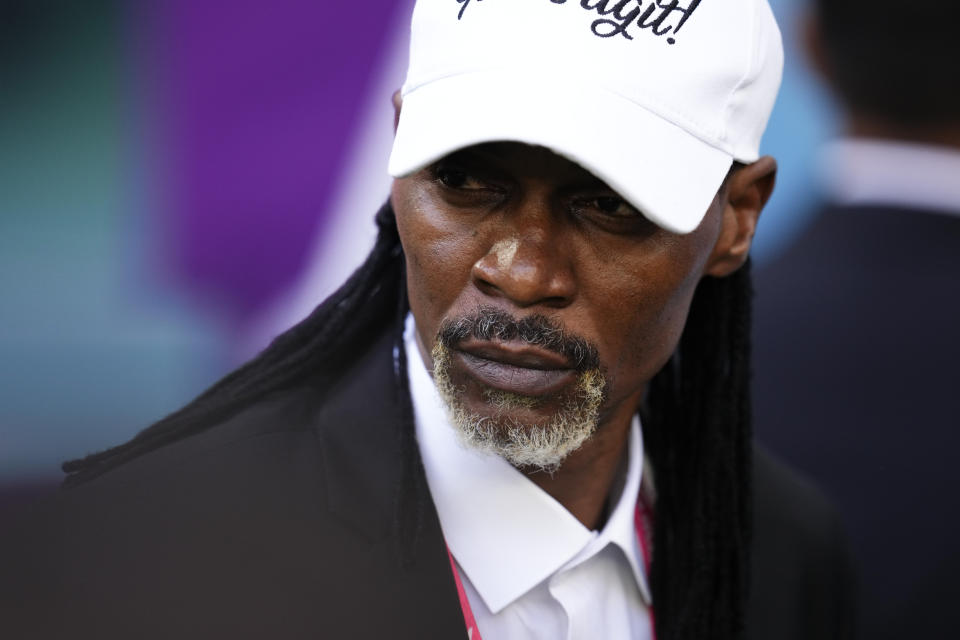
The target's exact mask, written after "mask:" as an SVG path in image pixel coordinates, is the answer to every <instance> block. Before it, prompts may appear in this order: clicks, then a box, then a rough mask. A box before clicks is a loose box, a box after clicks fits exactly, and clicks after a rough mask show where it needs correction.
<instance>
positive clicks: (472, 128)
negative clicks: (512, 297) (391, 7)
mask: <svg viewBox="0 0 960 640" xmlns="http://www.w3.org/2000/svg"><path fill="white" fill-rule="evenodd" d="M496 141H515V142H523V143H526V144H532V145H540V146H544V147H547V148H549V149H551V150H552V151H554V152H556V153H558V154H560V155H562V156H564V157H566V158H568V159H570V160H572V161H573V162H576V163H577V164H579V165H580V166H582V167H583V168H585V169H587V170H588V171H590V172H591V173H593V174H594V175H596V176H597V177H598V178H600V179H601V180H603V181H604V182H606V183H607V184H608V185H609V186H610V188H611V189H613V190H615V191H616V192H617V193H619V194H620V195H621V196H623V197H624V198H626V199H627V201H629V202H630V203H631V204H632V205H633V206H635V207H636V208H637V209H638V210H640V211H641V212H642V213H643V214H644V215H645V216H647V217H648V218H649V219H650V220H651V221H653V222H654V223H656V224H657V225H659V226H661V227H663V228H665V229H668V230H670V231H673V232H676V233H689V232H690V231H693V230H694V229H696V228H697V226H698V225H699V224H700V221H701V220H702V219H703V216H704V214H705V213H706V211H707V209H708V208H709V206H710V203H711V202H712V201H713V198H714V196H715V195H716V193H717V190H718V189H719V187H720V185H721V184H722V182H723V179H724V177H725V176H726V174H727V172H728V171H729V169H730V166H731V164H732V162H733V158H732V157H731V156H730V154H728V153H726V152H724V151H722V150H720V149H717V148H716V147H713V146H711V145H709V144H707V143H705V142H703V141H702V140H700V139H698V138H696V137H694V136H693V135H691V134H689V133H687V132H686V131H684V130H683V129H681V128H680V127H678V126H676V125H674V124H672V123H671V122H669V121H668V120H666V119H664V118H662V117H660V116H658V115H656V114H654V113H653V112H651V111H649V110H647V109H645V108H643V107H641V106H639V105H637V104H635V103H633V102H631V101H630V100H627V99H626V98H624V97H622V96H620V95H617V94H615V93H612V92H610V91H607V90H605V89H602V88H594V87H584V86H583V85H582V84H578V83H572V82H570V81H569V80H567V81H565V80H563V79H552V80H551V81H550V82H545V81H543V80H542V79H541V80H538V79H537V78H535V77H531V76H530V75H529V74H525V75H523V76H522V77H521V76H520V75H519V74H517V75H515V76H511V75H509V74H506V73H504V72H497V73H490V72H482V73H470V74H462V75H458V76H452V77H448V78H443V79H440V80H436V81H433V82H431V83H429V84H426V85H423V86H420V87H416V88H415V89H413V90H411V91H409V92H408V93H406V94H405V95H404V98H403V108H402V110H401V114H400V122H399V124H398V127H397V133H396V137H395V138H394V143H393V151H392V153H391V155H390V164H389V172H390V175H392V176H394V177H401V176H405V175H409V174H411V173H413V172H415V171H419V170H420V169H422V168H424V167H426V166H428V165H430V164H431V163H433V162H435V161H437V160H439V159H440V158H442V157H443V156H445V155H447V154H449V153H452V152H454V151H456V150H458V149H462V148H464V147H469V146H471V145H475V144H481V143H484V142H496Z"/></svg>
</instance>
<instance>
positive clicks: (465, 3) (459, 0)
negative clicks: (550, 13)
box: [457, 0, 566, 20]
mask: <svg viewBox="0 0 960 640" xmlns="http://www.w3.org/2000/svg"><path fill="white" fill-rule="evenodd" d="M477 2H483V0H477ZM564 2H566V0H564ZM457 4H462V5H463V6H462V7H460V13H458V14H457V20H460V19H461V18H463V12H464V11H466V10H467V6H468V5H469V4H470V0H457Z"/></svg>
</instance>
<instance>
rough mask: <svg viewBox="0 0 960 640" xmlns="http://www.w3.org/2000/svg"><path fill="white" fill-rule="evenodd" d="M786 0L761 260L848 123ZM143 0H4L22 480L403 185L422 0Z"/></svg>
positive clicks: (5, 422)
mask: <svg viewBox="0 0 960 640" xmlns="http://www.w3.org/2000/svg"><path fill="white" fill-rule="evenodd" d="M771 4H772V5H773V8H774V11H775V13H776V14H777V17H778V19H779V22H780V25H781V28H782V30H783V35H784V41H785V45H786V49H787V66H786V72H785V77H784V85H783V89H782V91H781V93H780V98H779V102H778V105H777V107H776V109H775V111H774V115H773V120H772V122H771V125H770V128H769V130H768V133H767V136H766V138H765V143H764V147H765V148H764V151H765V152H766V153H769V154H771V155H773V156H775V157H776V158H777V159H778V160H779V163H780V175H779V182H778V186H777V189H776V192H775V194H774V197H773V200H772V202H771V204H770V206H769V208H768V210H767V211H766V213H765V214H764V218H763V221H762V224H761V227H760V231H759V234H758V238H757V244H756V252H755V258H756V260H758V261H760V262H762V261H764V260H768V259H769V258H770V257H771V256H772V255H774V254H775V252H776V251H778V249H780V248H781V247H782V246H783V245H784V243H786V242H788V241H789V239H790V237H791V236H792V235H793V234H795V233H796V232H797V230H798V229H800V228H801V227H802V226H803V224H804V220H805V217H806V214H807V212H808V208H809V207H810V206H812V205H813V204H814V201H815V197H813V195H814V194H813V193H812V192H814V191H815V190H816V186H815V183H814V180H813V175H814V169H815V164H816V162H815V153H816V150H817V147H818V146H819V144H820V142H822V141H823V140H824V139H825V138H826V137H827V136H828V135H829V134H830V133H831V132H832V130H833V128H834V111H833V108H832V107H831V105H830V104H829V102H828V101H827V98H826V96H825V93H824V92H823V90H822V88H820V87H819V86H818V85H817V83H816V82H815V81H814V80H813V79H812V77H811V76H810V74H809V72H808V71H807V70H806V67H805V63H804V61H803V55H802V53H801V52H800V51H799V49H798V42H797V40H798V38H797V36H798V33H799V23H800V11H801V0H773V1H772V2H771ZM132 5H133V3H121V2H117V1H108V0H99V1H98V0H88V1H85V2H67V1H56V0H47V1H44V0H5V2H4V3H3V4H2V6H0V485H7V486H11V485H30V484H37V485H43V484H47V483H50V482H55V481H56V480H57V479H58V478H59V463H60V462H61V461H63V460H64V459H66V458H70V457H77V456H82V455H84V454H85V453H88V452H92V451H95V450H98V449H101V448H104V447H106V446H109V445H111V444H116V443H119V442H121V441H123V440H126V439H127V438H129V437H130V436H132V435H133V434H134V433H136V432H137V431H138V430H140V429H142V428H143V427H145V426H147V425H149V424H150V423H151V422H153V421H154V420H156V419H158V418H160V417H162V416H163V415H165V414H166V413H168V412H170V411H172V410H173V409H175V408H177V406H178V405H180V404H182V403H184V402H185V401H187V400H189V399H190V398H191V397H193V396H194V395H196V394H197V393H198V392H200V391H201V390H202V389H203V388H204V387H205V386H206V385H208V384H210V383H211V382H213V381H214V380H215V379H216V378H217V377H218V376H220V375H222V374H223V373H225V372H226V371H227V370H228V369H229V368H231V367H232V366H234V365H235V364H237V363H238V362H239V361H240V360H242V359H243V358H245V357H248V356H249V355H251V354H252V353H254V352H256V350H258V349H260V348H262V347H263V346H265V344H266V342H267V341H268V340H269V338H270V337H272V336H273V335H275V334H276V333H277V332H279V331H280V330H282V329H283V328H285V327H286V326H289V325H291V324H293V323H294V322H295V321H296V320H297V319H298V318H300V317H302V315H304V314H305V313H306V312H307V311H309V309H310V308H312V306H313V305H315V304H316V303H318V302H319V301H320V300H322V299H323V297H324V296H325V295H326V294H327V293H329V292H330V291H331V290H332V289H333V288H334V287H335V286H336V285H337V284H338V283H339V282H340V281H342V280H343V278H344V277H345V276H346V275H347V274H348V273H349V272H350V271H351V270H352V268H353V267H354V266H355V265H357V264H359V262H360V260H361V259H362V257H363V256H364V255H365V254H366V252H367V249H368V247H369V246H370V244H371V242H372V238H373V224H372V216H373V213H374V211H375V209H376V207H377V206H378V205H379V203H380V202H382V201H383V200H384V199H385V198H386V196H387V189H388V187H389V180H388V178H387V176H386V172H385V167H386V159H387V155H388V152H389V145H390V139H391V131H392V110H391V107H390V94H391V93H392V91H393V89H394V88H397V87H399V85H400V84H401V82H402V77H403V69H404V66H405V62H406V37H405V33H404V32H405V29H406V26H407V21H408V14H409V7H410V3H409V2H406V1H399V2H398V1H397V0H377V1H371V2H367V3H364V7H365V8H364V9H363V15H362V16H359V15H356V8H355V5H352V3H318V2H314V1H308V0H281V1H277V2H272V3H236V2H222V1H210V2H203V3H198V2H190V1H189V0H169V1H168V2H164V3H142V4H139V5H137V6H136V7H134V6H132ZM345 238H350V239H349V240H345Z"/></svg>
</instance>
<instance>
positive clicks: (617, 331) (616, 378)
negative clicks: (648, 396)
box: [595, 250, 702, 399]
mask: <svg viewBox="0 0 960 640" xmlns="http://www.w3.org/2000/svg"><path fill="white" fill-rule="evenodd" d="M699 255H700V252H694V253H693V254H688V253H687V252H686V251H681V252H679V253H678V252H677V251H673V250H668V251H665V252H664V253H663V254H662V255H656V254H646V255H645V256H644V258H645V259H644V260H643V261H634V262H633V263H631V264H629V265H623V264H621V265H618V266H617V267H616V268H614V269H609V270H608V271H607V273H608V274H609V273H621V274H624V276H623V277H621V278H618V279H617V281H615V282H613V281H611V280H610V278H609V277H608V278H607V285H608V287H607V288H606V293H605V295H604V296H603V298H604V300H605V302H604V304H603V306H602V307H601V309H602V312H601V313H600V314H596V315H595V318H596V322H597V325H598V327H599V328H600V331H599V334H600V335H611V336H616V337H617V339H616V340H614V341H612V342H611V343H608V345H607V350H608V352H609V353H608V357H609V359H608V360H607V362H608V363H609V364H608V365H607V366H608V370H609V375H610V378H611V380H610V382H611V387H613V388H612V389H611V392H612V395H613V394H614V393H615V394H617V395H619V396H621V397H626V396H630V395H634V394H636V393H639V392H642V390H643V389H644V388H645V387H646V384H647V383H648V382H649V381H650V380H651V379H652V378H653V376H654V375H656V373H657V372H658V371H659V370H660V369H661V368H662V367H663V366H664V365H665V364H666V362H667V360H669V358H670V356H671V355H672V354H673V352H674V350H675V349H676V346H677V343H678V342H679V340H680V336H681V334H682V333H683V328H684V325H685V323H686V318H687V314H688V312H689V309H690V302H691V300H692V298H693V293H694V291H695V290H696V286H697V283H698V282H699V279H700V267H701V266H702V261H701V260H700V259H699ZM611 399H614V398H611Z"/></svg>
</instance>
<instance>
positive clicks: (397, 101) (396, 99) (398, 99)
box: [392, 89, 403, 133]
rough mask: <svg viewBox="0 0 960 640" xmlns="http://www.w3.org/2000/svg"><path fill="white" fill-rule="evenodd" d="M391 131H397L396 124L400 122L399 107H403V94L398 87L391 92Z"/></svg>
mask: <svg viewBox="0 0 960 640" xmlns="http://www.w3.org/2000/svg"><path fill="white" fill-rule="evenodd" d="M392 100H393V132H394V133H396V132H397V126H398V125H399V124H400V109H401V108H402V107H403V96H402V95H400V89H397V90H396V91H394V92H393V98H392Z"/></svg>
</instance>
